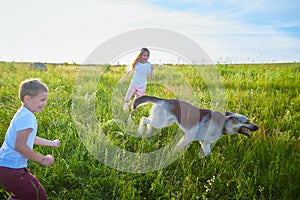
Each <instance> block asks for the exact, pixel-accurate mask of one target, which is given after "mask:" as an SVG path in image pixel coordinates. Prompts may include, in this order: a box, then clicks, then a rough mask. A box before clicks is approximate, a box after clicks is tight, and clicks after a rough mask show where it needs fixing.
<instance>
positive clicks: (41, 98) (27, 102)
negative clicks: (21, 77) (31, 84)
mask: <svg viewBox="0 0 300 200" xmlns="http://www.w3.org/2000/svg"><path fill="white" fill-rule="evenodd" d="M47 98H48V92H42V93H39V94H38V95H36V96H28V95H25V97H24V102H23V103H24V106H26V108H28V109H29V110H30V111H31V112H33V113H35V112H36V113H39V112H41V111H42V109H43V108H44V106H45V105H46V104H47V103H46V100H47Z"/></svg>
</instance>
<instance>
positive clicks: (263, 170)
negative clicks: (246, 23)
mask: <svg viewBox="0 0 300 200" xmlns="http://www.w3.org/2000/svg"><path fill="white" fill-rule="evenodd" d="M216 67H217V71H218V73H219V76H220V82H218V84H219V83H222V87H224V91H223V90H222V89H223V88H222V87H220V88H219V89H220V90H213V91H214V92H215V93H214V94H213V96H212V95H211V93H210V92H211V91H212V87H213V84H215V83H216V80H214V78H211V77H215V76H214V75H213V74H210V73H209V71H205V70H208V69H206V68H205V67H204V68H201V70H202V69H203V70H204V71H201V70H200V71H199V68H196V67H191V66H167V65H166V66H156V69H155V71H154V81H152V82H150V83H149V86H148V88H147V93H148V94H149V95H155V96H159V97H166V98H180V99H184V100H187V101H189V102H190V103H192V104H193V105H195V106H198V107H202V108H208V109H212V108H219V109H220V110H222V111H223V110H227V111H232V112H238V113H241V114H244V115H246V116H248V117H249V118H250V119H251V120H252V121H253V122H254V123H256V124H258V125H259V126H260V129H259V130H258V131H256V132H253V133H252V137H251V138H249V139H248V138H246V137H244V136H242V135H235V136H226V137H223V138H221V139H220V140H219V141H218V142H217V143H216V145H215V146H214V149H213V151H212V154H211V156H210V157H209V158H200V157H199V156H198V153H199V151H200V146H199V144H198V143H197V142H194V143H192V144H191V146H190V147H189V148H188V150H187V151H186V152H184V153H182V155H180V156H179V157H178V158H177V159H175V160H172V162H171V163H170V164H169V165H167V166H165V167H163V168H161V169H157V170H155V171H151V170H150V171H149V172H147V173H129V172H126V171H124V170H123V171H122V170H116V168H117V167H123V168H124V167H125V169H126V166H118V164H119V165H120V163H113V161H114V160H109V159H107V158H115V157H118V159H119V160H122V159H124V163H125V164H126V162H125V161H126V159H132V160H131V162H132V163H137V166H136V167H137V168H138V167H139V165H141V166H143V164H145V163H146V164H147V163H149V161H151V163H152V164H154V165H160V164H161V163H162V161H163V159H164V157H163V156H165V154H164V152H162V153H161V156H162V158H161V159H158V160H154V161H153V160H151V159H153V158H152V157H151V156H149V157H147V158H146V159H144V160H143V159H142V156H140V157H139V156H137V157H135V156H133V157H130V156H131V154H129V153H128V152H134V153H140V154H142V153H149V152H153V151H159V150H160V149H162V148H164V147H166V145H167V144H169V143H172V142H173V141H174V140H175V139H176V138H177V136H178V134H180V132H179V131H178V128H177V126H176V125H173V126H171V127H168V128H164V129H162V130H159V131H157V134H156V135H154V136H152V137H148V138H144V139H140V138H138V137H135V136H134V133H135V130H136V128H137V124H138V122H139V119H140V117H141V116H143V115H147V113H148V110H149V108H150V106H144V107H140V108H139V109H138V110H137V111H136V112H135V113H134V116H133V121H132V122H131V123H129V122H128V121H127V116H128V115H127V114H128V113H126V112H124V111H123V110H122V104H123V98H124V94H125V92H126V89H127V86H128V82H129V80H127V82H126V83H124V85H119V84H118V80H119V79H120V78H121V77H122V76H123V75H124V73H125V70H124V67H112V66H104V67H102V68H101V67H96V68H94V67H89V68H85V69H88V70H91V71H93V73H86V74H85V73H83V72H85V71H82V68H81V67H80V66H72V65H64V66H58V65H51V64H49V65H48V70H47V71H39V70H29V64H27V63H0V141H1V143H2V141H3V139H4V137H5V133H6V129H7V127H8V125H9V122H10V120H11V118H12V117H13V115H14V113H15V112H16V111H17V109H18V108H19V107H20V105H21V103H20V101H19V100H18V87H19V84H20V82H21V81H23V80H24V79H26V78H33V77H39V78H40V79H41V80H42V81H44V82H45V83H46V84H47V85H48V87H49V89H50V93H49V99H48V101H47V106H46V107H45V108H44V110H43V111H42V112H41V113H39V114H37V115H36V116H37V119H38V135H39V136H41V137H45V138H49V139H56V138H58V139H60V140H61V146H60V147H59V148H57V149H53V148H50V147H38V146H36V147H35V150H36V151H38V152H40V153H42V154H49V153H51V154H53V155H54V156H55V158H56V162H55V164H54V165H53V166H51V167H43V166H41V165H39V164H37V163H34V162H31V161H30V162H29V168H30V169H31V172H32V173H33V174H34V175H35V176H37V177H38V179H39V181H40V182H41V183H42V184H43V185H44V187H45V188H46V190H47V193H48V196H49V199H61V200H66V199H75V200H77V199H78V200H81V199H137V200H139V199H147V200H148V199H149V200H152V199H153V200H156V199H226V200H227V199H262V200H264V199H287V200H290V199H300V198H299V191H300V170H299V166H300V132H299V129H300V125H299V121H300V106H299V105H300V95H299V93H300V91H299V89H300V87H299V86H300V64H299V63H292V64H257V65H218V66H216ZM207 75H209V76H207ZM210 79H211V80H210ZM95 81H96V84H95ZM210 81H211V82H210ZM80 83H84V84H80ZM215 95H223V96H224V100H225V101H224V102H222V103H224V105H218V104H217V103H218V102H213V100H214V98H215ZM126 133H129V134H126ZM103 136H105V138H106V139H107V140H105V141H104V140H103ZM174 138H175V139H174ZM177 139H178V138H177ZM114 146H116V147H118V148H119V149H120V151H119V152H116V154H113V155H110V153H111V150H112V147H114ZM167 150H168V149H167ZM129 155H130V156H129ZM166 155H169V154H166ZM109 156H110V157H109ZM105 159H106V160H105ZM139 159H141V162H139ZM103 163H106V164H109V165H106V164H103ZM113 164H116V165H115V167H111V166H110V165H113ZM121 164H122V163H121ZM145 167H147V166H145ZM8 195H9V194H8V192H7V191H6V190H5V189H4V188H3V187H1V186H0V199H6V198H7V197H8Z"/></svg>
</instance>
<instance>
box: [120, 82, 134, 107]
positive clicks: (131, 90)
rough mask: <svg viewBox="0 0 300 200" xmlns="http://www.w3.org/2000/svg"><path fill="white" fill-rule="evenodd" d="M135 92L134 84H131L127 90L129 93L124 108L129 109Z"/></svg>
mask: <svg viewBox="0 0 300 200" xmlns="http://www.w3.org/2000/svg"><path fill="white" fill-rule="evenodd" d="M134 92H135V88H134V86H131V85H130V86H129V88H128V90H127V93H126V95H125V103H124V106H123V109H124V110H127V109H128V107H129V104H130V99H131V97H132V95H133V94H134Z"/></svg>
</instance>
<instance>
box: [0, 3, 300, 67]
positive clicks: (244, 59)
mask: <svg viewBox="0 0 300 200" xmlns="http://www.w3.org/2000/svg"><path fill="white" fill-rule="evenodd" d="M299 10H300V1H297V0H284V1H283V0H277V1H274V0H251V1H250V0H245V1H238V0H223V1H217V0H172V1H171V0H165V1H163V0H105V1H104V0H86V1H83V0H82V1H79V0H52V1H40V0H9V1H8V0H0V25H1V28H0V61H23V62H25V61H26V62H27V61H30V62H35V61H39V62H48V63H49V62H55V63H61V62H69V63H72V62H75V63H78V64H82V63H84V61H85V60H86V58H87V57H88V56H89V55H90V54H91V53H92V51H93V50H95V49H96V48H97V47H98V46H99V45H101V44H102V43H103V42H105V41H107V40H109V39H111V38H112V37H114V36H116V35H119V34H122V33H124V32H128V31H132V30H137V29H143V28H157V29H166V30H171V31H175V32H178V33H179V34H182V35H185V36H186V37H188V38H190V39H191V40H193V41H195V42H196V43H197V44H198V45H200V46H201V47H202V48H203V49H204V50H205V52H206V53H207V54H208V55H209V57H210V58H211V59H212V61H213V62H215V63H218V62H220V63H224V62H227V63H236V62H238V63H252V62H294V61H297V62H300V12H299ZM116 56H117V55H116ZM160 56H161V55H160ZM164 56H166V55H163V56H162V57H159V55H155V54H153V55H152V54H151V57H150V61H151V59H152V61H153V62H157V61H162V62H164ZM166 57H167V56H166Z"/></svg>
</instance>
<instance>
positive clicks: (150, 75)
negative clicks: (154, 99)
mask: <svg viewBox="0 0 300 200" xmlns="http://www.w3.org/2000/svg"><path fill="white" fill-rule="evenodd" d="M153 70H154V67H153V65H152V64H151V69H150V74H149V79H152V77H153Z"/></svg>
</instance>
